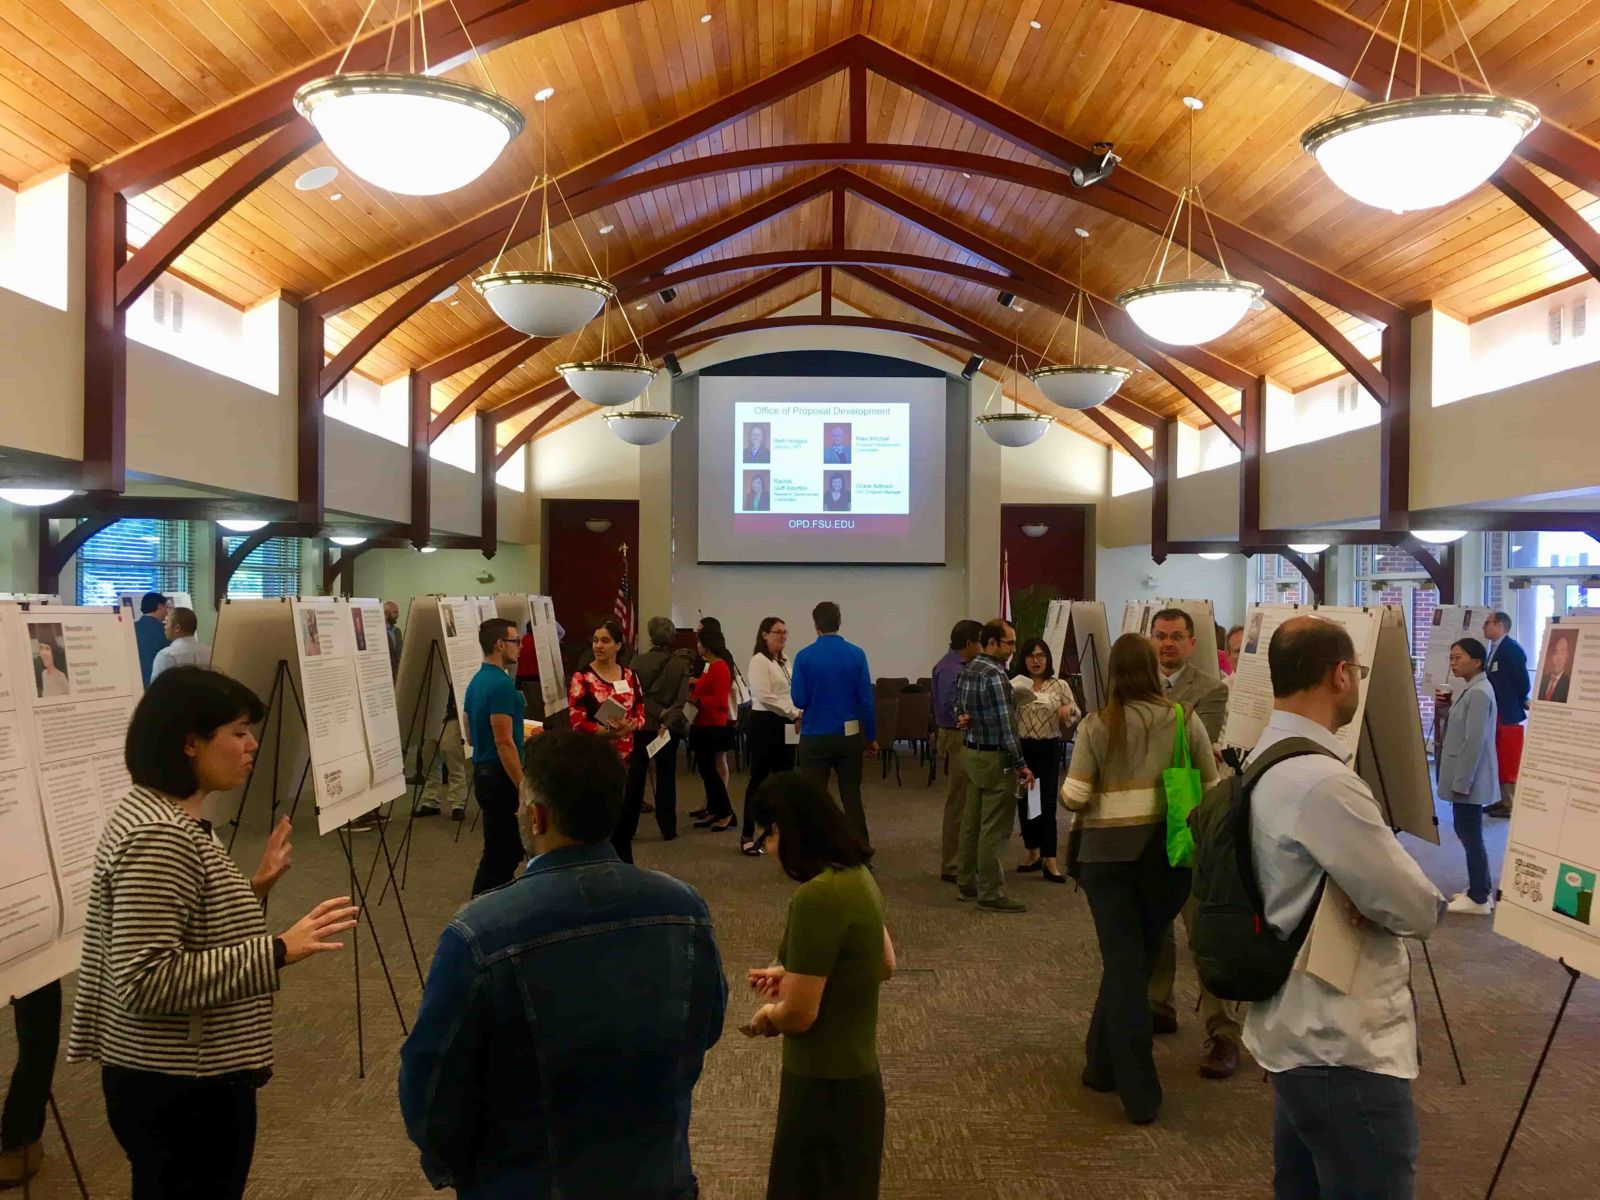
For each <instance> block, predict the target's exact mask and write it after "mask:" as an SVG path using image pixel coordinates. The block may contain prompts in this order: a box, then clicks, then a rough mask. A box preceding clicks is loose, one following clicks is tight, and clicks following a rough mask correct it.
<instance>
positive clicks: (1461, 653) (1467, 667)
mask: <svg viewBox="0 0 1600 1200" xmlns="http://www.w3.org/2000/svg"><path fill="white" fill-rule="evenodd" d="M1488 657H1489V652H1488V650H1486V649H1485V648H1484V645H1483V643H1482V642H1480V641H1479V640H1478V639H1477V638H1462V639H1461V640H1460V641H1459V642H1457V643H1455V644H1454V645H1453V646H1451V647H1450V674H1452V675H1454V676H1455V677H1456V678H1457V679H1461V680H1465V681H1466V684H1467V686H1466V689H1465V690H1464V691H1463V692H1462V693H1461V694H1460V695H1459V696H1457V697H1456V698H1455V699H1454V700H1453V701H1451V703H1450V716H1449V718H1448V719H1447V720H1446V722H1445V727H1444V745H1443V747H1442V748H1441V749H1440V752H1439V799H1441V800H1448V801H1449V802H1450V810H1451V813H1452V815H1453V817H1454V824H1455V830H1456V836H1457V837H1458V838H1460V839H1461V845H1462V847H1463V848H1464V849H1465V850H1466V852H1467V890H1466V891H1464V892H1458V893H1457V894H1456V895H1455V896H1454V897H1452V898H1451V900H1450V905H1449V908H1448V910H1447V911H1449V912H1453V913H1471V914H1473V915H1475V916H1485V917H1486V916H1488V915H1489V914H1490V913H1492V912H1493V911H1494V894H1493V893H1494V881H1493V880H1492V879H1491V878H1490V877H1489V852H1488V850H1487V849H1486V848H1485V847H1484V844H1483V810H1484V808H1485V807H1487V806H1488V805H1490V804H1497V803H1499V800H1500V763H1499V760H1498V759H1497V758H1496V756H1495V741H1494V734H1495V726H1496V725H1497V724H1498V721H1497V719H1496V712H1497V710H1496V707H1495V699H1494V688H1492V687H1491V686H1490V685H1489V676H1488V675H1486V674H1484V670H1483V665H1484V661H1485V660H1486V659H1487V658H1488Z"/></svg>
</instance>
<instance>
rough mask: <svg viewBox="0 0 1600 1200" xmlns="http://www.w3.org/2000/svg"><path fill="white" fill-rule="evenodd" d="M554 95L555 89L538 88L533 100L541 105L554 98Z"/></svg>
mask: <svg viewBox="0 0 1600 1200" xmlns="http://www.w3.org/2000/svg"><path fill="white" fill-rule="evenodd" d="M555 94H556V90H555V88H540V89H539V90H538V91H537V92H535V93H534V94H533V98H534V100H535V101H536V102H537V103H539V104H543V103H544V102H545V101H546V100H548V99H550V97H551V96H554V95H555Z"/></svg>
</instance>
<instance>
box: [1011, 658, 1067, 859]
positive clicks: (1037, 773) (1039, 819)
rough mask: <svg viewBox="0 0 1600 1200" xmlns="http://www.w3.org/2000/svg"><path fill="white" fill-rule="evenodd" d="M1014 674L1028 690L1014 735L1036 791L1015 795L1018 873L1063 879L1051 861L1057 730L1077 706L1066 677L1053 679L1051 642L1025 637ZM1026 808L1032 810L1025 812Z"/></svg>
mask: <svg viewBox="0 0 1600 1200" xmlns="http://www.w3.org/2000/svg"><path fill="white" fill-rule="evenodd" d="M1017 662H1018V664H1019V665H1020V666H1021V668H1022V669H1021V670H1020V671H1019V672H1018V675H1019V676H1020V677H1021V678H1022V679H1023V680H1024V681H1025V682H1026V685H1027V686H1028V687H1030V688H1031V689H1032V690H1031V691H1030V692H1029V693H1027V695H1026V696H1025V698H1024V700H1023V703H1021V704H1020V705H1018V706H1017V739H1018V741H1020V742H1021V744H1022V757H1023V758H1024V759H1025V760H1027V763H1028V770H1030V771H1032V772H1033V777H1034V778H1035V779H1036V780H1038V785H1037V786H1038V791H1037V792H1035V793H1033V795H1032V799H1031V801H1030V797H1029V793H1028V792H1024V793H1023V794H1022V795H1021V796H1019V797H1017V820H1018V821H1019V822H1020V823H1021V825H1022V844H1023V846H1025V847H1026V848H1027V851H1028V858H1027V861H1026V862H1024V863H1023V864H1022V865H1021V866H1020V867H1018V868H1017V870H1018V871H1019V872H1022V873H1024V874H1026V873H1027V872H1029V871H1043V872H1044V878H1045V879H1047V880H1048V881H1049V882H1051V883H1066V881H1067V877H1066V876H1065V875H1063V874H1062V873H1061V868H1060V867H1059V866H1058V865H1057V864H1056V805H1055V794H1056V785H1057V783H1058V782H1059V781H1060V779H1061V735H1062V734H1064V733H1065V732H1066V731H1067V730H1068V729H1069V728H1071V726H1072V723H1073V722H1074V721H1076V720H1077V719H1078V716H1079V713H1078V705H1077V702H1076V701H1075V700H1073V698H1072V689H1071V688H1069V687H1068V686H1067V681H1066V680H1064V679H1057V678H1056V669H1055V663H1054V662H1053V661H1052V658H1051V654H1050V647H1049V646H1048V645H1046V644H1045V640H1044V639H1043V638H1029V639H1028V640H1027V641H1026V642H1024V643H1023V644H1022V649H1021V651H1019V652H1018V655H1017ZM1030 807H1031V808H1032V809H1033V810H1034V811H1033V815H1031V816H1030V815H1029V809H1030Z"/></svg>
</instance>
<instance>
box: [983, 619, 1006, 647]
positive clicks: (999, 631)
mask: <svg viewBox="0 0 1600 1200" xmlns="http://www.w3.org/2000/svg"><path fill="white" fill-rule="evenodd" d="M1010 628H1011V626H1010V624H1008V623H1007V622H1005V621H999V620H995V621H990V622H989V623H988V624H987V625H985V626H984V627H983V628H982V629H980V630H978V645H980V646H987V645H988V644H989V643H990V642H1003V641H1005V640H1006V630H1008V629H1010Z"/></svg>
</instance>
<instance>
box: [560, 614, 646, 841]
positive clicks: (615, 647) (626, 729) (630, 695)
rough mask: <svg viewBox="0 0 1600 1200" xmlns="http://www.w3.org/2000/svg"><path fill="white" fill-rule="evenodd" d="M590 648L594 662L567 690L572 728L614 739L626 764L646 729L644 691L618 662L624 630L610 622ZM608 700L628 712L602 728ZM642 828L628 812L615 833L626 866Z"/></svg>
mask: <svg viewBox="0 0 1600 1200" xmlns="http://www.w3.org/2000/svg"><path fill="white" fill-rule="evenodd" d="M589 645H590V646H591V648H592V649H593V650H594V661H593V662H591V663H590V664H589V665H588V666H587V667H584V668H583V669H582V670H581V671H574V672H573V673H572V682H571V684H570V685H569V686H568V687H567V713H568V718H569V719H570V720H571V722H572V727H573V728H574V729H576V730H578V731H579V732H582V733H593V734H598V735H599V736H601V737H608V738H611V739H612V742H613V744H614V745H615V746H616V748H617V753H618V754H619V755H621V756H622V761H623V762H627V761H628V756H629V755H630V754H632V753H633V735H634V734H635V733H636V732H637V731H638V730H640V729H643V728H644V689H642V688H641V687H640V686H639V679H638V676H636V675H635V674H634V673H633V672H632V671H631V670H630V669H628V668H627V667H625V666H623V665H622V664H621V663H620V662H618V661H617V653H618V651H620V650H621V649H622V626H620V625H618V624H617V623H616V622H615V621H607V622H605V623H604V624H603V625H601V626H600V627H599V628H598V629H596V630H595V631H594V638H593V639H592V640H591V641H590V643H589ZM607 700H615V701H616V702H617V703H618V704H620V705H622V707H623V708H624V709H625V710H626V713H625V715H623V716H621V717H618V718H617V719H616V720H615V721H613V722H611V723H610V724H609V725H601V724H600V723H599V722H598V721H596V720H595V714H596V713H597V712H598V711H599V709H600V706H601V705H602V704H604V703H605V702H606V701H607ZM638 827H639V811H638V809H637V808H635V809H634V810H633V811H632V812H628V811H626V804H624V811H623V813H622V815H621V817H619V818H618V820H617V827H616V829H615V830H613V831H612V834H611V844H612V846H614V847H615V848H616V851H617V857H618V858H620V859H622V861H623V862H627V863H631V862H632V861H633V834H634V831H635V830H636V829H638Z"/></svg>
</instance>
